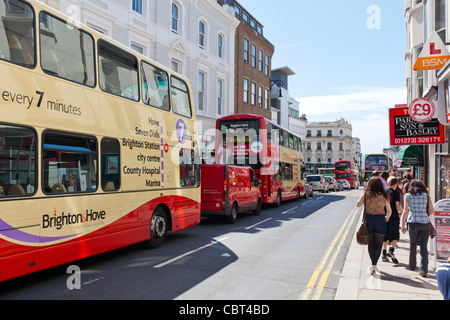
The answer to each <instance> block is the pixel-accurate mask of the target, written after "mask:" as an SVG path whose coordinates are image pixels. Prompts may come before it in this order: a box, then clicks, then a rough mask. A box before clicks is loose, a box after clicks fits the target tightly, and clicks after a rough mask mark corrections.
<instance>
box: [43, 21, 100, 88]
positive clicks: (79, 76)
mask: <svg viewBox="0 0 450 320" xmlns="http://www.w3.org/2000/svg"><path fill="white" fill-rule="evenodd" d="M39 22H40V23H39V25H40V28H39V34H40V44H41V65H42V69H43V70H44V72H46V73H48V74H51V75H54V76H58V77H61V78H64V79H67V80H71V81H74V82H77V83H80V84H83V85H86V86H89V87H93V86H95V67H94V65H95V62H94V61H95V58H94V39H93V38H92V37H91V36H90V35H89V34H88V33H86V32H84V31H83V30H80V29H77V28H75V27H73V26H71V25H70V24H68V23H66V22H65V21H62V20H59V19H58V18H55V17H53V16H51V15H50V14H48V13H45V12H41V13H40V15H39Z"/></svg>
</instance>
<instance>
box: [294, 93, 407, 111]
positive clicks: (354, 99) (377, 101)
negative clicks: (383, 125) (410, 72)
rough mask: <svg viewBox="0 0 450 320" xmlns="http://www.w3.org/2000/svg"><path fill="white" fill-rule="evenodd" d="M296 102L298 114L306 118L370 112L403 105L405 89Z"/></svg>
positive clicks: (307, 98) (301, 99)
mask: <svg viewBox="0 0 450 320" xmlns="http://www.w3.org/2000/svg"><path fill="white" fill-rule="evenodd" d="M355 89H356V87H355ZM296 100H297V101H299V102H300V113H302V114H303V113H306V115H307V116H316V115H327V114H330V113H342V114H345V113H348V112H361V111H369V112H370V111H375V110H386V109H387V108H389V107H394V105H396V104H401V103H405V101H406V89H394V88H366V89H365V90H364V91H359V92H352V93H345V94H341V95H327V96H317V97H306V98H298V99H296Z"/></svg>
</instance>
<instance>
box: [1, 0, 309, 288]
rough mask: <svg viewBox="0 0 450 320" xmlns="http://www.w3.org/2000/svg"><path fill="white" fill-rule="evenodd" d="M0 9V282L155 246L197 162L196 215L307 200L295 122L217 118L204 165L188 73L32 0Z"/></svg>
mask: <svg viewBox="0 0 450 320" xmlns="http://www.w3.org/2000/svg"><path fill="white" fill-rule="evenodd" d="M0 16H1V18H2V19H1V22H0V51H1V52H0V72H1V74H2V75H3V77H2V79H3V84H2V90H3V92H2V93H1V95H0V96H1V99H0V105H1V108H2V117H1V120H0V173H1V175H0V248H1V250H0V282H1V281H4V280H7V279H11V278H15V277H18V276H22V275H25V274H29V273H33V272H36V271H39V270H44V269H48V268H52V267H55V266H58V265H61V264H65V263H70V262H72V261H76V260H79V259H83V258H86V257H90V256H93V255H97V254H100V253H103V252H107V251H110V250H115V249H118V248H121V247H124V246H128V245H131V244H134V243H140V242H146V243H147V244H148V246H149V247H151V248H156V247H159V246H161V245H162V243H163V242H164V240H165V238H166V235H167V234H168V233H169V232H178V231H181V230H184V229H187V228H190V227H193V226H195V225H197V224H199V223H200V221H201V217H202V205H203V203H202V191H205V190H206V186H207V185H208V183H206V182H210V181H208V180H209V179H211V174H210V175H208V174H206V175H205V172H202V166H204V167H203V168H205V169H204V170H206V168H208V170H210V169H211V170H213V169H217V170H218V171H217V170H216V171H217V172H220V173H219V174H217V175H218V176H214V178H218V180H217V181H216V182H218V184H217V183H216V185H215V186H214V188H216V187H217V185H219V186H220V188H221V191H222V193H221V194H220V196H219V198H217V199H214V201H215V202H211V203H212V207H208V208H206V207H204V209H205V210H203V211H207V212H204V213H211V212H226V213H227V216H228V220H229V221H230V222H232V223H234V222H235V221H236V215H237V213H239V212H244V211H248V210H250V211H253V212H254V213H256V214H259V212H260V210H261V207H262V205H264V204H269V205H275V206H280V205H281V204H282V202H283V201H286V200H291V199H297V200H298V199H300V198H301V197H306V189H307V188H306V187H307V185H306V183H307V181H306V182H305V169H304V159H303V147H302V140H301V138H300V137H299V136H298V135H296V134H295V133H293V132H291V131H289V130H287V129H285V128H282V127H281V126H279V125H278V124H276V123H274V122H272V121H270V120H268V119H265V118H264V117H261V116H255V115H232V116H227V117H224V118H222V119H218V120H217V127H216V145H215V151H216V152H215V154H214V160H215V163H216V164H215V165H213V166H212V167H211V166H210V167H207V166H206V165H204V164H202V159H201V157H200V156H199V154H200V152H199V150H198V142H197V141H198V134H199V133H198V132H196V115H195V112H194V110H195V108H194V105H193V100H192V92H191V88H190V85H189V80H188V79H187V78H185V77H183V76H182V75H180V74H178V73H175V72H173V71H172V70H170V69H169V68H166V67H164V66H162V65H160V64H158V63H157V62H156V61H153V60H151V59H148V58H147V57H144V56H143V55H140V54H138V53H136V52H134V51H132V50H131V49H129V48H127V47H126V46H123V45H122V44H120V43H118V42H116V41H114V40H112V39H110V38H108V37H106V36H104V35H102V34H100V33H98V32H96V31H95V30H93V29H91V28H88V27H86V26H83V25H81V24H78V23H77V25H76V26H75V25H73V21H72V19H70V18H69V17H67V16H65V15H63V14H61V13H60V12H58V11H56V10H54V9H52V8H50V7H49V6H47V5H45V4H43V3H41V2H38V1H34V0H30V1H24V0H4V1H0ZM214 166H216V167H214ZM213 171H214V170H213ZM213 171H211V172H213ZM215 174H216V173H212V175H215ZM202 180H203V182H205V183H204V184H202ZM211 180H212V179H211ZM232 184H235V185H232ZM202 185H203V186H204V187H202ZM239 188H243V189H239ZM308 190H309V188H308ZM209 191H210V194H209V196H211V193H213V192H216V191H217V190H213V189H211V190H209ZM230 191H232V193H233V197H230ZM205 194H206V192H205ZM311 195H312V194H311ZM230 199H233V200H232V201H231V202H227V203H226V204H225V202H224V201H225V200H226V201H230ZM238 199H240V200H238ZM233 209H234V210H233Z"/></svg>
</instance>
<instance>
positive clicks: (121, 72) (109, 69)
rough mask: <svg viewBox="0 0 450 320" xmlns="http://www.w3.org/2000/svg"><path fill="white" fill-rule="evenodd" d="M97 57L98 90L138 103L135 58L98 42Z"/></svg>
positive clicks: (102, 42)
mask: <svg viewBox="0 0 450 320" xmlns="http://www.w3.org/2000/svg"><path fill="white" fill-rule="evenodd" d="M98 55H99V57H98V60H99V81H100V88H101V89H102V90H103V91H105V92H108V93H111V94H114V95H116V96H120V97H124V98H127V99H130V100H134V101H138V100H139V88H138V83H139V81H138V69H137V59H136V57H135V56H133V55H131V54H129V53H126V52H124V51H122V50H120V49H118V48H116V47H114V46H112V45H110V44H108V43H106V42H105V41H99V46H98Z"/></svg>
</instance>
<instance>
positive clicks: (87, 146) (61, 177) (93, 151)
mask: <svg viewBox="0 0 450 320" xmlns="http://www.w3.org/2000/svg"><path fill="white" fill-rule="evenodd" d="M42 167H43V168H42V170H43V172H42V175H43V188H44V192H45V193H48V194H50V193H66V192H68V193H76V192H93V191H96V190H97V140H96V139H95V137H86V136H76V135H72V134H64V133H57V132H45V133H44V147H43V165H42Z"/></svg>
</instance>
